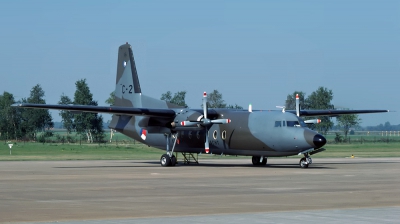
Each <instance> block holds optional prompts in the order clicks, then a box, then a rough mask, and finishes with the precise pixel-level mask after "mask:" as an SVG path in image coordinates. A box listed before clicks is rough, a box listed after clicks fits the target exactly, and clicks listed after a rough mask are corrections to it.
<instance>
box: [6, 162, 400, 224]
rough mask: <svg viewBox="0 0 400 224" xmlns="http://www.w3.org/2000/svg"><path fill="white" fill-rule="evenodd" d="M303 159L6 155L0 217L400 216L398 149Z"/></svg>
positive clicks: (219, 219)
mask: <svg viewBox="0 0 400 224" xmlns="http://www.w3.org/2000/svg"><path fill="white" fill-rule="evenodd" d="M298 161H299V159H269V160H268V166H266V167H253V166H252V165H251V161H250V159H247V160H241V159H240V160H235V159H224V160H221V159H218V160H213V159H211V160H202V161H200V162H201V165H178V166H176V167H161V166H160V165H159V162H158V161H133V160H129V161H128V160H126V161H46V162H38V161H21V162H0V172H1V175H0V222H56V221H58V222H65V223H82V222H87V223H98V222H100V221H101V222H104V223H115V222H120V223H128V222H140V223H159V222H160V221H164V222H165V223H173V222H174V223H176V222H188V221H191V222H194V223H206V222H207V223H209V222H210V221H211V222H214V223H224V222H231V223H239V221H240V220H241V222H243V221H248V223H251V222H253V223H257V222H259V223H265V221H268V220H269V221H273V220H276V221H275V222H277V220H280V222H281V223H292V221H293V223H306V222H307V223H309V222H310V221H312V220H320V221H321V220H324V219H323V218H325V220H331V221H332V222H327V223H335V222H342V223H343V222H345V223H346V222H347V223H354V222H357V221H358V222H361V223H368V222H370V223H376V222H377V221H379V222H381V223H384V222H386V223H396V222H398V220H400V207H398V206H400V196H399V195H400V175H399V174H400V158H379V159H375V158H368V159H363V158H355V159H350V158H340V159H314V161H313V162H314V164H312V165H311V166H310V167H309V168H308V169H300V168H299V166H298ZM166 217H167V218H166ZM274 218H276V219H274ZM321 218H322V219H321ZM310 219H311V220H310ZM343 219H344V220H343Z"/></svg>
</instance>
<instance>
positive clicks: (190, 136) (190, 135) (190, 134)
mask: <svg viewBox="0 0 400 224" xmlns="http://www.w3.org/2000/svg"><path fill="white" fill-rule="evenodd" d="M189 139H192V131H189Z"/></svg>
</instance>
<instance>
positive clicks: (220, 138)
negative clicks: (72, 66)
mask: <svg viewBox="0 0 400 224" xmlns="http://www.w3.org/2000/svg"><path fill="white" fill-rule="evenodd" d="M175 111H176V113H177V116H176V117H175V119H174V120H173V121H172V122H174V123H175V125H176V127H175V128H169V127H167V126H168V124H169V123H170V122H171V121H169V120H168V119H162V118H149V117H143V116H116V115H114V117H113V120H112V122H111V123H110V128H113V129H115V130H117V131H119V132H121V133H123V134H125V135H127V136H129V137H131V138H133V139H135V140H137V141H139V142H142V143H143V144H146V145H149V146H153V147H156V148H160V149H164V150H165V149H166V148H167V136H168V135H169V134H171V133H172V134H176V133H178V135H177V136H178V137H177V138H178V139H177V143H176V147H175V152H190V153H204V139H205V134H206V131H205V129H204V128H202V127H198V128H195V127H194V128H186V127H181V126H179V123H180V121H183V120H196V119H197V118H198V117H201V113H200V112H198V111H195V110H190V109H187V108H184V109H176V110H175ZM209 115H210V116H213V117H215V118H229V119H231V120H232V122H231V123H229V124H214V125H212V126H211V127H210V129H209V132H208V134H209V139H210V153H213V154H225V155H249V156H250V155H251V156H254V155H256V156H268V157H271V156H289V155H297V154H298V153H299V152H302V151H305V150H308V149H310V148H317V146H316V145H315V144H314V142H313V140H314V137H315V136H316V135H318V134H317V133H316V132H314V131H312V130H309V129H308V128H305V127H302V126H300V125H299V121H298V118H297V117H296V116H295V115H294V114H291V113H283V112H281V111H255V112H248V111H244V110H233V109H210V110H209ZM277 124H279V125H277ZM288 124H296V125H295V126H294V125H290V126H288ZM144 132H145V134H143V133H144ZM173 141H175V139H174V138H169V142H168V144H170V147H171V146H172V144H173Z"/></svg>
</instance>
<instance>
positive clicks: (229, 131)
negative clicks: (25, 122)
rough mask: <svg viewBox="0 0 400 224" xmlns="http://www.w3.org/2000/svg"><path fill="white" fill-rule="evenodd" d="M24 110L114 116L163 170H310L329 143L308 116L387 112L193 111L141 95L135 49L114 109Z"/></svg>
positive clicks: (127, 51) (121, 73)
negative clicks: (289, 159) (234, 166)
mask: <svg viewBox="0 0 400 224" xmlns="http://www.w3.org/2000/svg"><path fill="white" fill-rule="evenodd" d="M13 106H17V107H24V108H41V109H56V110H69V111H81V112H93V113H110V114H113V116H112V121H111V123H110V125H109V127H110V128H112V129H115V130H117V131H119V132H121V133H123V134H124V135H127V136H129V137H131V138H133V139H135V140H137V141H140V142H142V143H143V144H146V145H149V146H153V147H156V148H160V149H163V150H166V152H165V153H164V154H163V155H162V156H161V159H160V163H161V165H162V166H174V165H175V164H176V162H177V161H176V160H177V159H176V156H175V155H174V152H175V153H177V152H181V153H192V154H199V153H206V154H207V153H208V154H218V155H242V156H252V163H253V164H254V165H255V166H259V165H265V164H266V163H267V157H279V156H292V155H303V158H301V159H300V162H299V165H300V167H301V168H307V167H308V166H309V164H311V163H312V160H311V157H310V155H313V154H315V153H319V152H322V151H324V150H325V149H323V148H321V147H322V146H324V145H325V143H326V139H325V138H324V137H323V136H322V135H321V134H318V133H317V132H315V131H313V130H310V129H308V128H307V126H306V123H316V122H318V120H306V121H304V120H303V119H302V118H301V117H307V116H337V115H340V114H361V113H380V112H388V110H300V107H299V99H298V96H297V97H296V110H293V111H285V108H283V109H282V110H254V111H253V110H252V109H251V108H250V107H249V109H248V110H247V109H246V110H243V109H240V110H238V109H211V108H210V109H209V108H208V107H207V94H206V93H205V92H204V93H203V108H202V109H189V108H183V107H180V106H178V105H174V104H171V103H168V102H165V101H162V100H158V99H154V98H151V97H148V96H145V95H143V94H142V89H141V87H140V84H139V77H138V74H137V71H136V65H135V61H134V58H133V53H132V47H131V45H129V44H128V43H126V44H124V45H121V46H120V47H119V51H118V65H117V78H116V86H115V103H114V105H113V106H86V105H50V104H29V103H22V104H15V105H13Z"/></svg>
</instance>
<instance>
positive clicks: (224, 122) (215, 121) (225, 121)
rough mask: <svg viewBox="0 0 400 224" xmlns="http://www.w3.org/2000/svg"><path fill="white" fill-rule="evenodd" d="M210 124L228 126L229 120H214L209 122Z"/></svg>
mask: <svg viewBox="0 0 400 224" xmlns="http://www.w3.org/2000/svg"><path fill="white" fill-rule="evenodd" d="M211 123H213V124H229V123H231V119H215V120H211Z"/></svg>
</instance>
